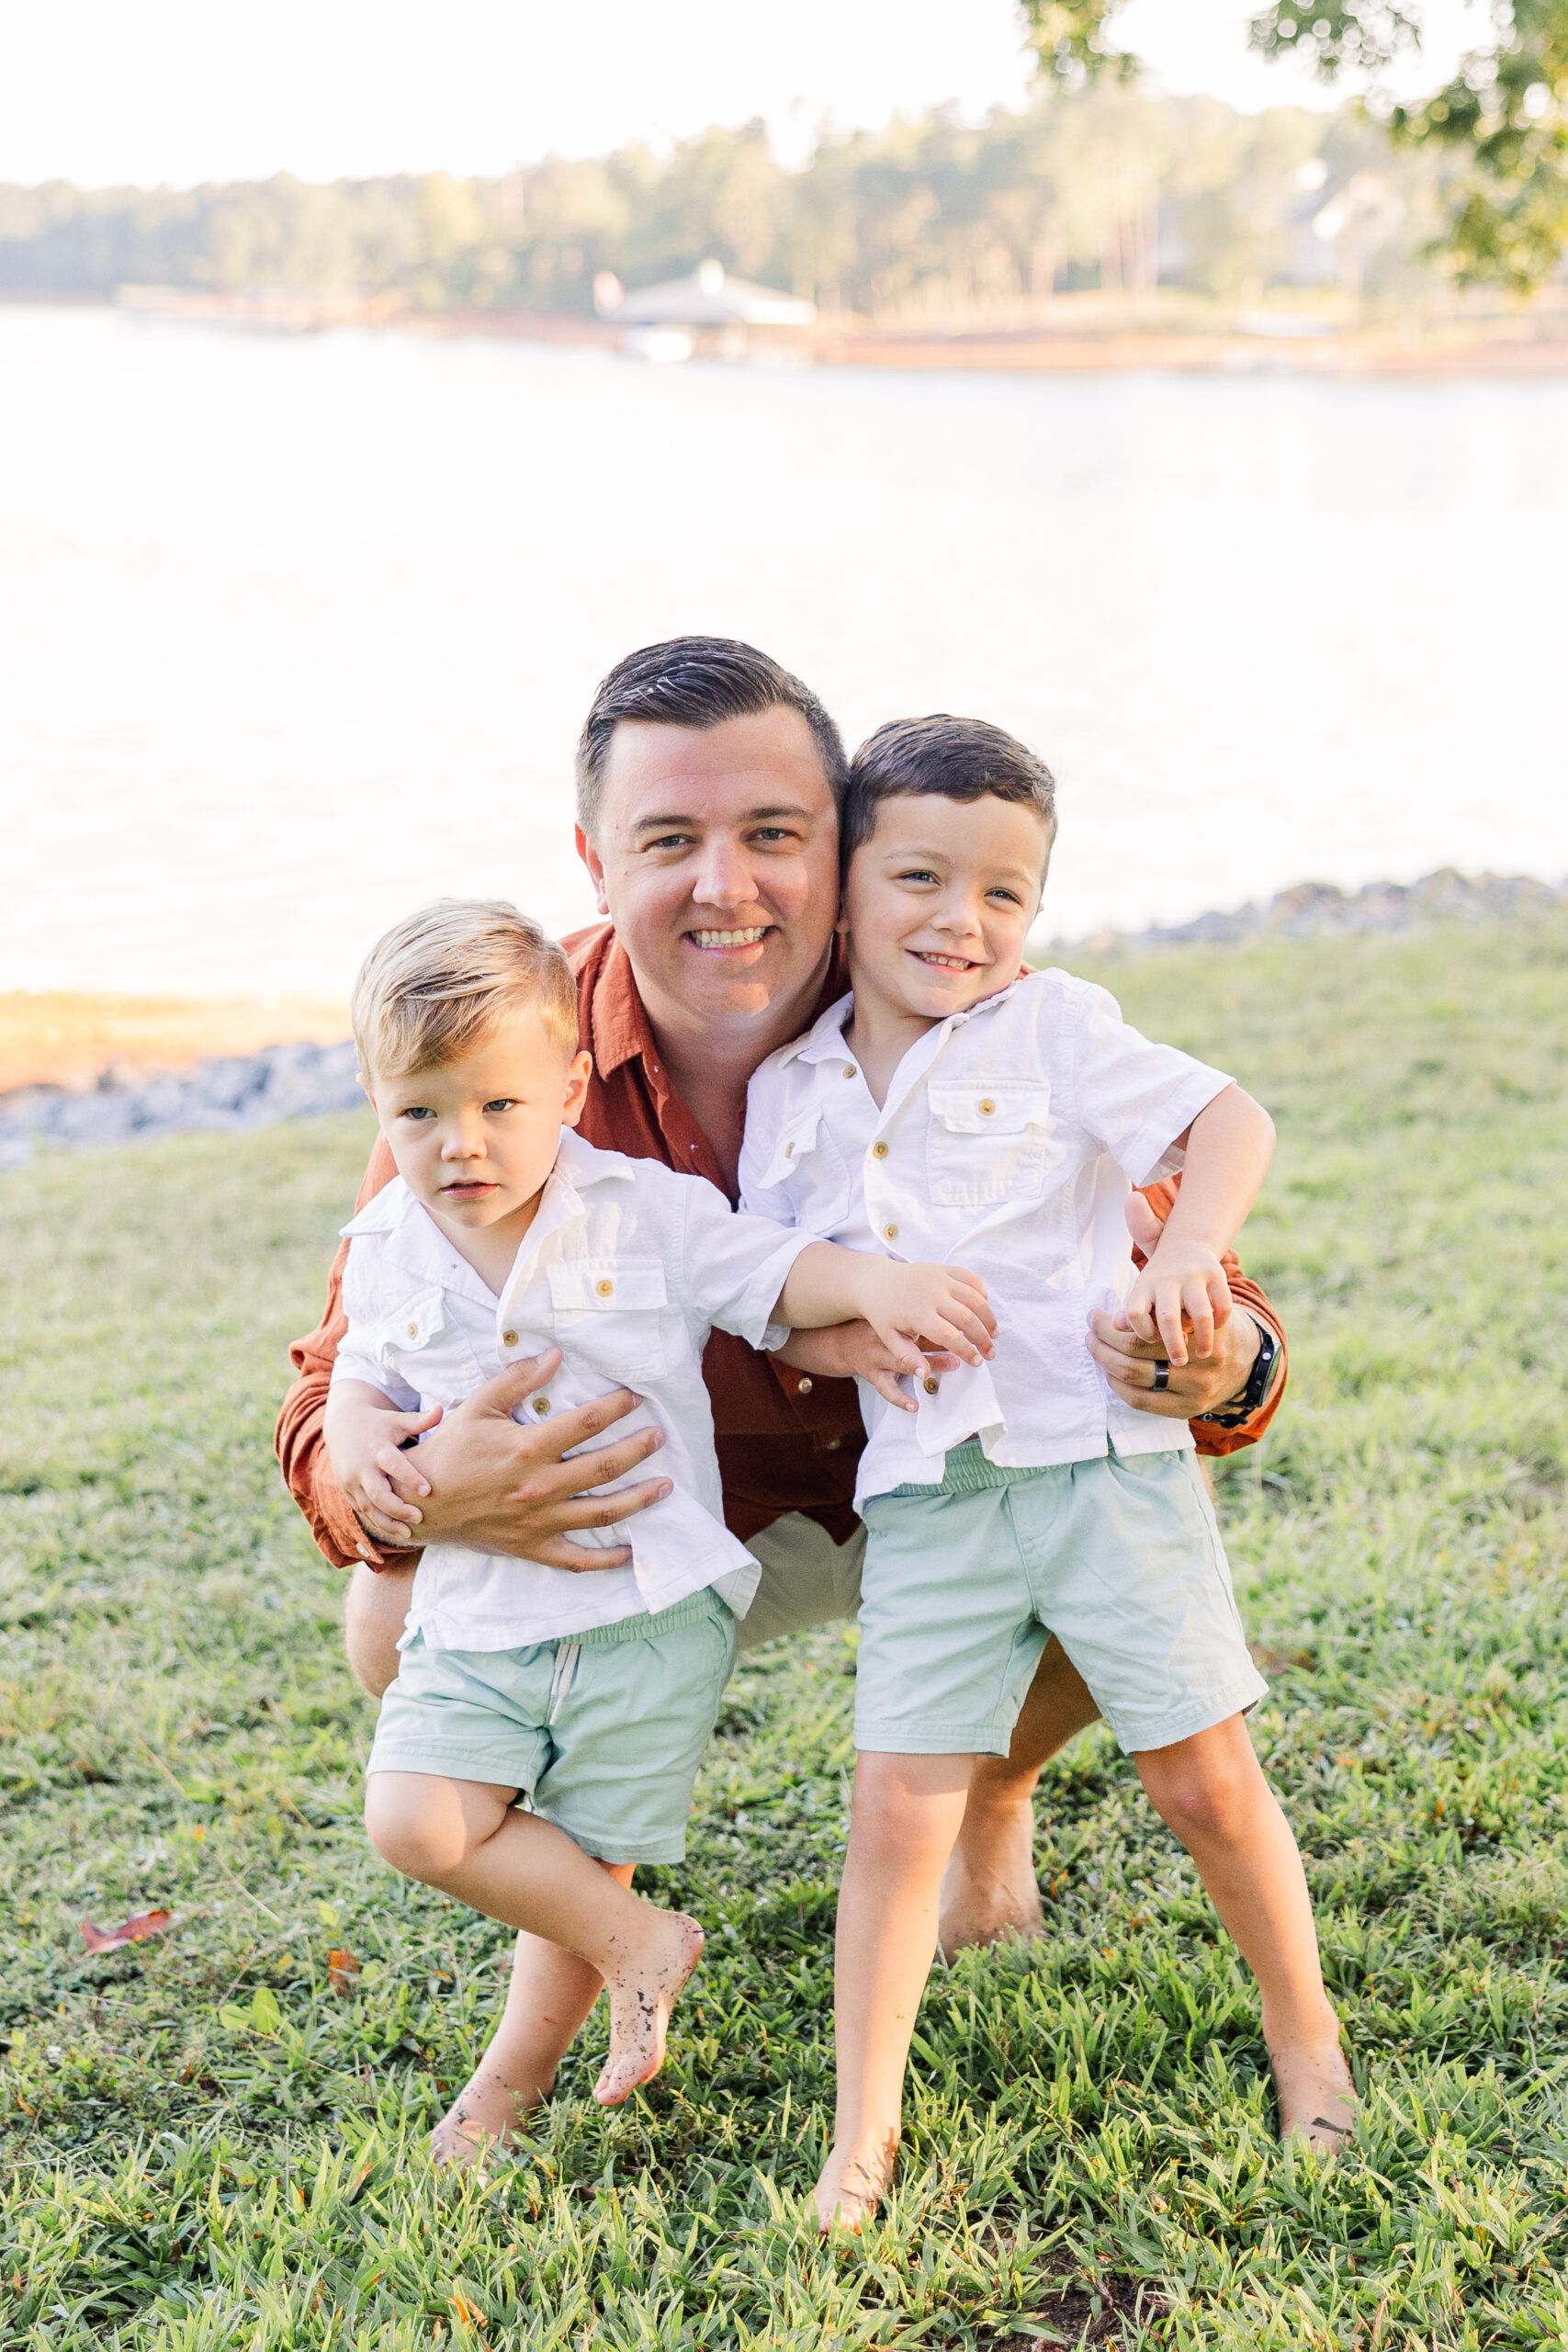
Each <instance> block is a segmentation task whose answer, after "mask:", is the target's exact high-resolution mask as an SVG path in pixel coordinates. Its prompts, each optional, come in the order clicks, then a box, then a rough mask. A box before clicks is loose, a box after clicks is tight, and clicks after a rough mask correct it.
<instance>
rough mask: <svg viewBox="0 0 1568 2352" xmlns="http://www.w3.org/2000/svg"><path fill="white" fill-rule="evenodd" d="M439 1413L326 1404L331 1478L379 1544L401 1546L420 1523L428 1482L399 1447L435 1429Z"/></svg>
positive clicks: (439, 1410)
mask: <svg viewBox="0 0 1568 2352" xmlns="http://www.w3.org/2000/svg"><path fill="white" fill-rule="evenodd" d="M442 1409H443V1408H441V1406H439V1405H435V1406H433V1407H432V1408H431V1409H430V1411H429V1412H428V1413H400V1412H397V1411H395V1410H394V1409H393V1408H392V1407H391V1406H389V1405H380V1406H377V1405H368V1404H362V1403H359V1402H358V1401H354V1402H346V1401H345V1402H344V1403H342V1404H339V1403H338V1402H337V1401H336V1399H333V1400H332V1401H331V1402H329V1405H328V1408H327V1427H326V1439H327V1455H328V1459H329V1460H330V1461H331V1463H332V1465H333V1477H334V1478H335V1479H336V1480H337V1482H338V1485H339V1486H340V1487H342V1488H343V1490H344V1494H345V1495H346V1496H347V1497H348V1500H349V1505H350V1507H351V1509H352V1510H353V1511H354V1513H355V1517H356V1518H357V1519H360V1520H362V1521H364V1523H365V1525H366V1527H367V1529H368V1531H369V1532H370V1533H371V1534H372V1535H374V1536H375V1537H376V1539H377V1541H378V1543H382V1544H398V1543H402V1542H404V1541H406V1539H407V1536H408V1531H409V1529H410V1528H411V1527H417V1526H418V1524H419V1522H420V1519H421V1517H422V1515H423V1514H422V1513H421V1511H420V1509H419V1505H420V1503H421V1502H422V1501H423V1498H424V1497H425V1496H426V1495H428V1494H429V1492H430V1481H429V1479H428V1478H425V1477H423V1476H422V1475H421V1473H420V1472H419V1470H418V1469H416V1468H415V1466H414V1464H415V1458H416V1457H415V1453H413V1452H410V1453H402V1452H401V1451H400V1447H401V1446H402V1444H403V1443H404V1442H405V1441H406V1440H407V1439H409V1438H411V1437H418V1436H420V1435H422V1434H423V1431H424V1430H433V1429H434V1427H435V1424H436V1422H437V1421H438V1420H439V1419H441V1415H442Z"/></svg>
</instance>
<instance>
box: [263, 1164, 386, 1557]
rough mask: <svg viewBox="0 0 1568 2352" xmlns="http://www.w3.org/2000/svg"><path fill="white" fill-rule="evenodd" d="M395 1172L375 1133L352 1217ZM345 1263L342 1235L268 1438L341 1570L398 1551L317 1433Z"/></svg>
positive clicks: (338, 1330) (338, 1336)
mask: <svg viewBox="0 0 1568 2352" xmlns="http://www.w3.org/2000/svg"><path fill="white" fill-rule="evenodd" d="M397 1172H398V1171H397V1169H396V1167H395V1165H394V1163H393V1159H392V1155H391V1153H390V1151H389V1149H388V1148H387V1141H386V1138H385V1136H377V1138H376V1148H375V1150H374V1151H373V1152H372V1153H371V1155H370V1164H369V1166H368V1167H367V1169H366V1170H365V1178H364V1182H362V1183H361V1185H360V1187H359V1194H358V1198H357V1199H356V1200H355V1204H354V1206H355V1215H357V1214H358V1212H359V1211H360V1210H361V1209H362V1208H363V1207H364V1206H365V1204H366V1203H367V1201H373V1200H374V1199H375V1197H376V1195H377V1193H378V1192H379V1191H380V1190H381V1188H382V1186H383V1185H384V1184H389V1183H390V1182H391V1180H392V1178H393V1177H394V1176H395V1175H396V1174H397ZM347 1263H348V1244H347V1242H346V1241H343V1242H340V1243H339V1245H338V1252H337V1255H336V1257H335V1258H334V1259H333V1268H332V1272H331V1274H330V1276H329V1277H328V1281H327V1304H326V1311H325V1313H324V1314H323V1315H322V1317H321V1321H320V1322H319V1323H318V1324H317V1326H316V1328H315V1329H314V1330H313V1331H311V1332H310V1333H309V1334H308V1335H307V1336H306V1338H304V1339H302V1340H295V1342H294V1344H293V1346H292V1347H291V1348H290V1349H289V1351H288V1355H289V1361H290V1362H291V1363H292V1364H293V1366H294V1369H295V1371H296V1373H297V1374H299V1378H298V1379H297V1380H296V1381H295V1383H294V1385H293V1387H292V1388H290V1390H289V1391H288V1395H287V1396H286V1397H285V1398H284V1400H283V1404H282V1407H281V1408H280V1410H279V1412H278V1416H277V1429H276V1434H275V1439H274V1442H275V1444H276V1448H277V1459H278V1462H279V1464H281V1465H282V1470H283V1477H284V1483H285V1485H286V1486H287V1487H288V1491H289V1493H290V1494H291V1495H292V1496H293V1498H294V1499H295V1501H296V1503H298V1505H299V1509H300V1510H302V1511H303V1512H304V1514H305V1519H306V1522H307V1524H308V1526H309V1527H310V1532H311V1534H312V1535H313V1536H314V1537H315V1539H316V1543H317V1545H318V1547H319V1548H320V1550H321V1551H322V1552H324V1553H325V1554H326V1555H327V1557H328V1559H329V1560H330V1561H331V1562H332V1564H333V1566H334V1567H337V1568H346V1567H347V1566H349V1565H350V1563H351V1562H353V1561H355V1560H368V1561H369V1562H370V1563H371V1565H372V1566H375V1567H378V1568H383V1567H386V1566H389V1564H390V1563H391V1562H392V1561H393V1560H395V1559H396V1558H397V1554H396V1552H395V1551H394V1550H393V1549H392V1548H391V1547H389V1546H384V1545H381V1544H375V1543H373V1542H372V1541H371V1539H370V1537H369V1535H368V1534H367V1532H366V1531H365V1529H364V1528H363V1527H361V1525H360V1523H359V1521H358V1520H357V1519H356V1518H355V1515H354V1510H353V1506H352V1505H351V1503H350V1502H349V1499H348V1497H347V1496H346V1495H345V1494H344V1491H343V1488H342V1487H340V1486H339V1485H338V1482H337V1480H336V1479H335V1478H334V1477H333V1466H332V1464H331V1463H330V1462H329V1461H328V1459H327V1448H326V1441H325V1437H324V1434H323V1430H324V1424H325V1420H326V1410H327V1391H328V1389H329V1388H330V1387H331V1386H332V1378H333V1361H334V1359H335V1357H336V1355H337V1351H338V1348H339V1346H340V1345H341V1343H342V1340H343V1335H344V1332H345V1331H346V1330H347V1329H348V1317H347V1316H346V1315H345V1314H344V1307H343V1270H344V1267H345V1266H346V1265H347Z"/></svg>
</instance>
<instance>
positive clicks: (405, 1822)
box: [365, 1776, 468, 1885]
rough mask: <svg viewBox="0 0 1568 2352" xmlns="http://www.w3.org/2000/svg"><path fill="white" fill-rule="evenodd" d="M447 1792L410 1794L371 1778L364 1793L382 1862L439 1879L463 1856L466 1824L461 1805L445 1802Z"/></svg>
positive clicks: (430, 1879)
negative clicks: (380, 1784)
mask: <svg viewBox="0 0 1568 2352" xmlns="http://www.w3.org/2000/svg"><path fill="white" fill-rule="evenodd" d="M444 1795H445V1792H439V1791H438V1790H437V1789H435V1788H432V1790H431V1791H430V1792H428V1793H421V1794H418V1795H412V1796H411V1795H409V1794H408V1793H406V1792H404V1791H402V1790H398V1791H392V1790H389V1789H386V1788H379V1787H378V1781H377V1778H376V1777H375V1776H373V1777H372V1779H371V1781H370V1785H369V1788H368V1790H367V1792H366V1798H365V1826H366V1828H367V1831H368V1832H369V1837H370V1843H371V1844H372V1845H373V1846H374V1847H375V1849H376V1851H377V1852H378V1854H379V1855H380V1857H381V1859H382V1860H383V1861H386V1862H390V1864H391V1865H392V1868H393V1869H394V1870H395V1871H401V1872H402V1874H403V1876H404V1877H405V1878H417V1879H423V1880H424V1881H425V1882H426V1883H431V1884H437V1885H438V1884H439V1883H440V1882H441V1881H442V1880H443V1879H444V1878H446V1877H448V1876H449V1875H450V1873H451V1872H452V1871H455V1870H456V1869H457V1866H458V1864H459V1863H460V1862H461V1861H462V1860H464V1858H465V1856H466V1855H467V1853H468V1824H467V1823H466V1822H465V1820H464V1819H463V1815H462V1809H461V1807H460V1806H458V1805H456V1804H453V1803H451V1801H450V1799H449V1798H448V1799H446V1801H445V1802H444V1801H443V1797H444Z"/></svg>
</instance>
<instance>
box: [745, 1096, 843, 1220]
mask: <svg viewBox="0 0 1568 2352" xmlns="http://www.w3.org/2000/svg"><path fill="white" fill-rule="evenodd" d="M762 1185H763V1189H764V1191H768V1192H773V1191H775V1190H776V1191H778V1192H782V1193H784V1197H785V1199H786V1200H787V1201H788V1203H789V1205H790V1210H791V1213H792V1215H793V1216H794V1217H795V1222H796V1224H798V1225H804V1226H808V1227H810V1229H811V1230H812V1232H814V1233H830V1232H831V1231H832V1230H833V1228H834V1227H835V1226H838V1225H840V1224H841V1223H842V1222H843V1220H844V1218H845V1217H846V1216H848V1215H849V1207H850V1171H849V1169H848V1167H847V1165H846V1164H845V1160H844V1157H843V1154H842V1153H841V1152H840V1149H839V1147H838V1145H837V1144H836V1143H835V1142H834V1141H833V1138H832V1136H830V1135H829V1132H828V1124H827V1121H826V1120H825V1119H824V1118H823V1116H822V1114H821V1112H820V1110H819V1109H818V1106H817V1105H816V1104H815V1103H813V1104H812V1105H811V1107H810V1109H809V1110H807V1111H803V1112H801V1113H800V1114H799V1115H798V1116H797V1117H795V1118H794V1119H792V1120H791V1121H790V1123H789V1125H788V1126H787V1127H785V1128H784V1131H783V1132H782V1134H781V1135H780V1136H779V1139H778V1141H777V1143H776V1144H775V1145H774V1146H773V1159H771V1160H770V1161H769V1163H768V1166H767V1168H766V1170H764V1171H763V1176H762Z"/></svg>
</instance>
